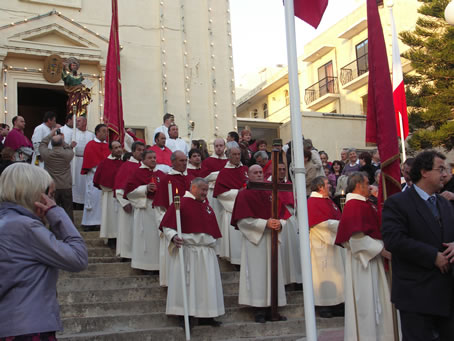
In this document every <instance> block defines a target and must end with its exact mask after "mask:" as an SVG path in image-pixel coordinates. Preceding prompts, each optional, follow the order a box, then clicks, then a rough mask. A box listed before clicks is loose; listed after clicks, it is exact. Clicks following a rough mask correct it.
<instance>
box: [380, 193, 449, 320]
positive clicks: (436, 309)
mask: <svg viewBox="0 0 454 341" xmlns="http://www.w3.org/2000/svg"><path fill="white" fill-rule="evenodd" d="M437 206H438V211H439V213H440V219H439V221H438V220H437V219H436V218H435V217H434V215H433V214H432V212H431V211H430V208H429V207H428V206H427V203H425V202H424V200H422V199H421V197H420V196H419V195H418V193H417V192H416V190H415V188H414V187H411V188H410V189H409V190H407V191H405V192H402V193H397V194H395V195H393V196H391V197H389V198H388V200H386V202H385V205H384V208H383V214H382V234H383V241H384V243H385V247H386V249H387V250H388V251H390V252H391V253H392V271H393V273H392V291H391V301H392V302H393V303H394V304H395V305H396V308H397V309H400V310H403V311H407V312H417V313H424V314H432V315H440V316H447V315H448V314H450V312H451V311H452V310H454V305H453V299H454V295H453V290H454V278H453V277H452V273H449V274H442V273H441V272H440V270H439V269H438V268H437V267H436V266H435V259H436V257H437V252H442V251H443V250H444V249H445V247H443V245H442V243H443V242H445V243H448V242H452V241H454V210H453V207H452V206H451V204H450V203H449V202H448V201H447V200H446V199H444V198H443V197H441V196H439V195H437Z"/></svg>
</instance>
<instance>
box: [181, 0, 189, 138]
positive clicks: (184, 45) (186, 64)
mask: <svg viewBox="0 0 454 341" xmlns="http://www.w3.org/2000/svg"><path fill="white" fill-rule="evenodd" d="M180 16H181V20H180V30H181V46H182V50H181V52H182V59H183V70H184V74H183V77H184V102H185V112H186V126H185V127H184V130H186V131H187V136H188V138H189V137H190V135H191V133H190V129H189V126H190V122H191V77H190V75H191V69H190V66H189V56H188V39H187V36H186V16H185V0H180ZM182 128H183V126H181V125H180V137H181V136H183V129H182ZM189 143H191V141H189Z"/></svg>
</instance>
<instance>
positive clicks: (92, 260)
mask: <svg viewBox="0 0 454 341" xmlns="http://www.w3.org/2000/svg"><path fill="white" fill-rule="evenodd" d="M120 261H121V257H115V256H112V257H88V263H89V264H98V263H118V262H120Z"/></svg>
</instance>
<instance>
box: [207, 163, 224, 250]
mask: <svg viewBox="0 0 454 341" xmlns="http://www.w3.org/2000/svg"><path fill="white" fill-rule="evenodd" d="M211 157H213V156H211ZM218 175H219V171H217V172H211V173H210V174H208V175H207V176H206V177H205V178H204V179H205V180H206V181H208V194H207V199H208V202H209V203H210V206H211V208H212V209H213V211H214V214H215V216H216V220H217V222H218V226H219V228H221V222H222V219H221V216H222V211H223V210H224V209H223V207H222V205H221V203H220V202H219V200H218V199H216V198H214V197H213V192H214V185H215V184H216V179H217V178H218ZM221 242H222V238H219V239H217V240H216V254H218V255H219V249H220V246H221Z"/></svg>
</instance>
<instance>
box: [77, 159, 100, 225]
mask: <svg viewBox="0 0 454 341" xmlns="http://www.w3.org/2000/svg"><path fill="white" fill-rule="evenodd" d="M96 168H97V167H93V168H92V169H90V170H89V171H88V173H87V174H85V176H84V177H85V200H84V212H83V216H82V225H101V217H102V205H101V195H102V192H101V190H99V189H97V188H96V187H95V186H94V185H93V178H94V176H95V172H96Z"/></svg>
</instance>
